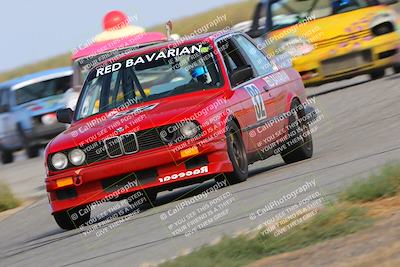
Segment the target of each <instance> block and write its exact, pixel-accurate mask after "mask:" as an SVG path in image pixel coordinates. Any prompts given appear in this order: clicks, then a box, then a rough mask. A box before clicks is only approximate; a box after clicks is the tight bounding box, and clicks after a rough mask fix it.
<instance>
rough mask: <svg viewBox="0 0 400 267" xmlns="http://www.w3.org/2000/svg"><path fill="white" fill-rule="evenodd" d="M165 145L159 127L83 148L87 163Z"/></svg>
mask: <svg viewBox="0 0 400 267" xmlns="http://www.w3.org/2000/svg"><path fill="white" fill-rule="evenodd" d="M162 146H165V144H164V142H163V141H162V140H161V138H160V135H159V133H158V129H157V128H153V129H149V130H144V131H140V132H137V133H131V134H125V135H121V136H118V137H112V138H109V139H106V140H104V141H99V142H96V143H92V144H90V145H86V146H85V147H82V148H81V149H82V150H83V151H84V152H85V154H86V161H87V164H92V163H95V162H99V161H102V160H106V159H110V158H116V157H120V156H122V155H124V154H128V155H129V154H134V153H137V152H139V151H146V150H150V149H154V148H159V147H162Z"/></svg>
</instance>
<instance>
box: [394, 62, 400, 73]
mask: <svg viewBox="0 0 400 267" xmlns="http://www.w3.org/2000/svg"><path fill="white" fill-rule="evenodd" d="M393 70H394V72H395V73H400V64H396V65H394V66H393Z"/></svg>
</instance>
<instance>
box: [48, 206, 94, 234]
mask: <svg viewBox="0 0 400 267" xmlns="http://www.w3.org/2000/svg"><path fill="white" fill-rule="evenodd" d="M81 209H84V210H85V211H86V213H85V214H83V215H80V214H79V210H81ZM53 217H54V220H55V221H56V223H57V224H58V226H60V228H62V229H64V230H73V229H76V228H78V227H79V226H81V225H83V224H85V223H87V222H88V221H89V220H90V208H86V207H79V208H73V209H70V210H66V211H61V212H57V213H54V214H53Z"/></svg>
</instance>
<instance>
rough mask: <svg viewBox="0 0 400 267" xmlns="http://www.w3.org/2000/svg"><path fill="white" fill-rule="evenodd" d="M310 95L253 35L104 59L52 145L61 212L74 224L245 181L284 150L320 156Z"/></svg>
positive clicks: (60, 219) (50, 162) (209, 38)
mask: <svg viewBox="0 0 400 267" xmlns="http://www.w3.org/2000/svg"><path fill="white" fill-rule="evenodd" d="M306 101H307V100H306V95H305V91H304V85H303V82H302V80H301V77H300V75H299V74H298V73H297V72H296V71H295V70H294V69H293V68H291V67H290V66H289V65H288V64H278V63H277V62H271V61H270V60H269V59H268V58H267V57H266V56H265V54H264V53H263V52H262V51H259V50H258V49H257V48H256V46H255V45H254V43H253V42H252V41H251V39H250V38H249V37H248V36H247V35H244V34H242V33H232V32H225V33H214V34H207V35H202V36H196V37H193V38H191V39H190V40H178V41H175V42H164V43H162V44H157V45H153V46H149V47H146V48H143V49H140V50H137V51H134V52H132V53H131V54H128V55H123V57H120V58H113V59H110V60H108V61H106V62H103V63H102V64H101V65H99V66H97V67H96V68H94V69H93V70H92V71H91V72H90V73H89V75H88V78H87V80H86V82H85V84H84V86H83V89H82V93H81V95H80V98H79V101H78V105H77V108H76V110H75V111H72V110H71V109H65V110H61V111H59V112H58V113H57V117H58V120H59V121H60V122H63V123H70V124H71V127H70V128H69V129H68V130H66V131H65V132H64V133H62V134H60V135H59V136H58V137H56V138H55V139H54V140H52V142H51V143H50V144H49V145H48V146H47V148H46V163H45V165H46V169H47V178H46V189H47V192H48V196H49V201H50V206H51V209H52V214H53V216H54V218H55V220H56V222H57V223H58V225H59V226H60V227H61V228H64V229H73V228H76V227H78V226H80V225H85V224H87V223H88V222H89V219H90V211H91V209H92V207H93V206H97V204H99V203H103V202H104V201H117V200H121V199H126V198H128V199H129V198H130V197H131V196H132V195H133V194H135V193H138V192H139V191H140V192H143V195H144V196H145V197H146V199H147V201H150V202H153V201H154V200H155V198H156V195H157V193H158V192H160V191H163V190H171V189H173V188H177V187H180V186H187V185H189V184H193V183H199V182H203V181H205V180H207V179H211V178H214V179H216V180H218V179H220V180H222V179H223V180H225V181H227V182H228V183H230V184H234V183H239V182H243V181H245V180H246V179H247V176H248V165H249V164H251V163H254V162H256V161H258V160H263V159H266V158H267V157H269V156H272V155H274V154H281V155H282V157H283V159H284V161H285V162H287V163H290V162H295V161H300V160H304V159H307V158H310V157H311V156H312V153H313V145H312V139H311V132H310V127H309V122H310V119H311V117H313V116H314V115H315V114H314V113H315V112H314V111H313V110H312V108H311V107H306V105H305V104H306ZM310 114H312V116H311V115H310ZM309 115H310V116H309ZM94 204H95V205H94ZM72 215H73V216H72Z"/></svg>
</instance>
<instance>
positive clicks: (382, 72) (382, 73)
mask: <svg viewBox="0 0 400 267" xmlns="http://www.w3.org/2000/svg"><path fill="white" fill-rule="evenodd" d="M369 77H370V78H371V80H378V79H381V78H383V77H385V70H384V69H383V70H374V71H373V72H371V73H370V74H369Z"/></svg>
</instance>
